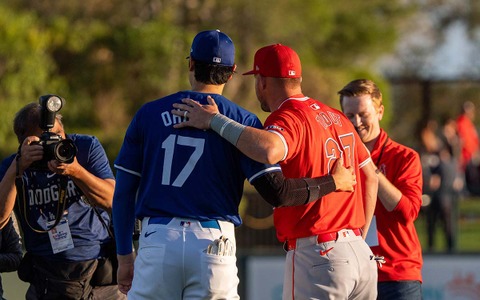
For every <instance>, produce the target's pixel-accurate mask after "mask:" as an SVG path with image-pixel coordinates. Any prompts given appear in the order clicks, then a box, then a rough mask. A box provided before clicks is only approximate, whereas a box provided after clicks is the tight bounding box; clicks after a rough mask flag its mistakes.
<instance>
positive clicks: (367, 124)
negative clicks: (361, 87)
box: [342, 95, 383, 143]
mask: <svg viewBox="0 0 480 300" xmlns="http://www.w3.org/2000/svg"><path fill="white" fill-rule="evenodd" d="M342 104H343V105H342V108H343V113H344V114H345V115H346V116H347V118H348V119H349V120H350V122H352V124H353V126H355V129H356V130H357V132H358V135H359V136H360V138H361V139H362V141H363V142H364V143H367V142H370V141H372V140H374V139H375V138H377V136H378V135H379V134H380V120H381V119H382V116H383V106H382V107H381V108H379V109H376V107H375V105H374V103H373V101H372V97H371V96H370V95H361V96H352V97H348V96H344V97H343V101H342Z"/></svg>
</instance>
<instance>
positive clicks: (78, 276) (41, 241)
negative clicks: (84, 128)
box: [0, 95, 123, 299]
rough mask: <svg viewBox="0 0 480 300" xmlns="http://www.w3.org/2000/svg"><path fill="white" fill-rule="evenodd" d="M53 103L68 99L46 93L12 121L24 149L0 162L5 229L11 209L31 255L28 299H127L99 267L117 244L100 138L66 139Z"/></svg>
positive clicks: (0, 221)
mask: <svg viewBox="0 0 480 300" xmlns="http://www.w3.org/2000/svg"><path fill="white" fill-rule="evenodd" d="M51 99H54V100H57V101H58V100H61V103H59V106H58V107H57V111H58V110H59V109H60V108H61V106H62V105H63V99H62V98H60V97H58V96H55V95H46V96H42V97H40V104H38V103H30V104H28V105H26V106H25V107H24V108H22V109H21V110H20V111H19V112H18V113H17V114H16V116H15V119H14V124H13V128H14V131H15V134H16V135H17V138H18V141H19V144H20V147H19V150H18V153H16V154H13V155H12V156H10V157H8V158H6V159H4V160H3V161H2V163H1V165H0V179H1V181H0V228H3V227H4V226H5V225H6V224H7V222H8V219H9V215H10V213H11V211H12V210H13V211H14V212H15V214H16V216H17V219H18V221H19V225H20V226H21V228H22V231H23V240H24V243H25V248H26V250H27V253H26V254H25V256H24V258H23V260H22V263H21V266H20V268H19V271H18V274H19V277H20V279H22V280H23V281H27V282H29V283H30V287H29V289H28V291H27V295H26V299H122V298H123V295H121V294H120V293H118V288H117V285H116V284H115V282H112V278H111V277H112V275H115V274H112V271H111V269H109V270H110V271H108V270H107V271H105V270H104V269H103V268H100V267H98V268H97V266H101V265H104V264H103V262H104V260H102V259H101V258H103V257H106V256H107V247H108V246H109V245H111V244H112V243H110V242H111V241H112V236H111V232H109V228H110V216H109V212H110V211H111V208H112V197H113V190H114V186H115V179H114V176H113V173H112V170H111V168H110V166H109V162H108V159H107V156H106V154H105V151H104V149H103V147H102V146H101V144H100V142H99V141H98V139H97V138H96V137H93V136H88V135H81V134H69V135H67V134H65V131H64V128H63V124H62V120H61V115H60V114H58V113H56V112H57V111H55V112H52V111H51V108H52V107H51V106H49V104H48V101H49V100H51ZM56 139H58V141H57V140H56ZM61 141H66V142H71V143H73V145H74V146H73V148H72V145H69V144H68V143H66V144H63V143H61ZM49 144H51V145H49ZM57 144H58V145H57ZM52 145H53V146H59V147H55V149H54V147H53V146H52ZM52 149H54V150H52ZM51 151H54V153H50V152H51ZM57 152H58V153H57ZM61 155H67V156H68V155H70V156H73V157H68V158H67V159H65V161H63V160H62V159H63V157H62V156H61ZM52 156H53V158H52ZM102 272H103V274H99V273H102ZM100 275H101V276H100ZM108 276H110V278H105V277H108ZM99 277H101V278H99Z"/></svg>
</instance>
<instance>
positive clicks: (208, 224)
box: [148, 217, 220, 229]
mask: <svg viewBox="0 0 480 300" xmlns="http://www.w3.org/2000/svg"><path fill="white" fill-rule="evenodd" d="M173 219H174V218H173V217H150V219H148V224H149V225H150V224H160V225H167V224H168V223H170V222H171V221H172V220H173ZM195 221H196V222H198V223H199V224H200V225H201V226H202V227H203V228H214V229H220V224H218V221H217V220H208V221H198V220H195ZM181 222H184V223H186V222H188V221H181ZM184 223H182V224H181V225H183V224H184Z"/></svg>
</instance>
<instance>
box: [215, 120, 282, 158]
mask: <svg viewBox="0 0 480 300" xmlns="http://www.w3.org/2000/svg"><path fill="white" fill-rule="evenodd" d="M210 126H211V128H212V130H214V131H215V132H217V133H218V134H219V135H220V136H222V137H223V138H225V139H226V140H228V141H229V142H230V143H232V144H233V145H234V146H236V147H237V148H238V149H239V150H240V151H241V152H242V153H243V154H245V155H246V156H248V157H250V158H251V159H253V160H256V161H258V162H261V163H267V164H275V163H278V162H279V161H280V160H281V159H283V157H284V154H285V146H284V145H283V143H282V141H281V139H280V137H279V136H277V135H276V134H274V133H272V132H268V131H266V130H263V129H258V128H254V127H249V126H243V125H241V124H239V123H238V122H235V121H233V120H231V119H229V118H227V117H226V116H224V115H221V114H217V115H215V116H214V117H213V118H212V121H211V123H210Z"/></svg>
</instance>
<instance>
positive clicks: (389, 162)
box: [338, 79, 423, 300]
mask: <svg viewBox="0 0 480 300" xmlns="http://www.w3.org/2000/svg"><path fill="white" fill-rule="evenodd" d="M338 93H339V95H340V105H341V107H342V110H343V112H344V113H345V115H346V116H347V118H348V119H349V120H350V121H351V122H352V124H353V125H354V126H355V128H356V130H357V132H358V134H359V135H360V138H361V139H362V141H363V143H364V144H365V145H366V146H367V148H368V149H369V150H370V153H371V157H372V160H373V162H374V163H375V165H376V166H377V168H378V169H377V174H378V179H379V180H378V199H377V205H376V207H375V215H374V218H373V220H372V224H371V228H372V229H375V228H376V238H378V242H377V243H376V244H377V245H370V246H371V249H372V252H373V253H374V254H375V255H381V256H384V258H385V263H384V264H383V266H381V268H379V269H378V281H379V282H378V298H377V299H380V300H382V299H386V300H387V299H388V300H394V299H409V300H414V299H422V289H421V282H422V275H421V268H422V263H423V260H422V249H421V245H420V241H419V239H418V236H417V232H416V230H415V226H414V221H415V219H416V218H417V216H418V213H419V211H420V206H421V204H422V200H421V196H422V167H421V164H420V157H419V155H418V153H417V152H415V151H414V150H412V149H410V148H408V147H406V146H404V145H401V144H399V143H397V142H395V141H393V140H392V139H391V138H390V137H388V135H387V133H386V132H385V131H384V130H383V129H382V128H380V120H382V117H383V112H384V106H383V104H382V94H381V92H380V90H379V89H378V87H377V86H376V85H375V83H374V82H373V81H371V80H366V79H359V80H354V81H352V82H350V83H348V84H347V85H346V86H345V87H344V88H343V89H342V90H340V91H339V92H338ZM371 233H375V232H374V231H370V232H369V234H371ZM374 236H375V235H374ZM369 237H370V236H368V237H367V240H369Z"/></svg>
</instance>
